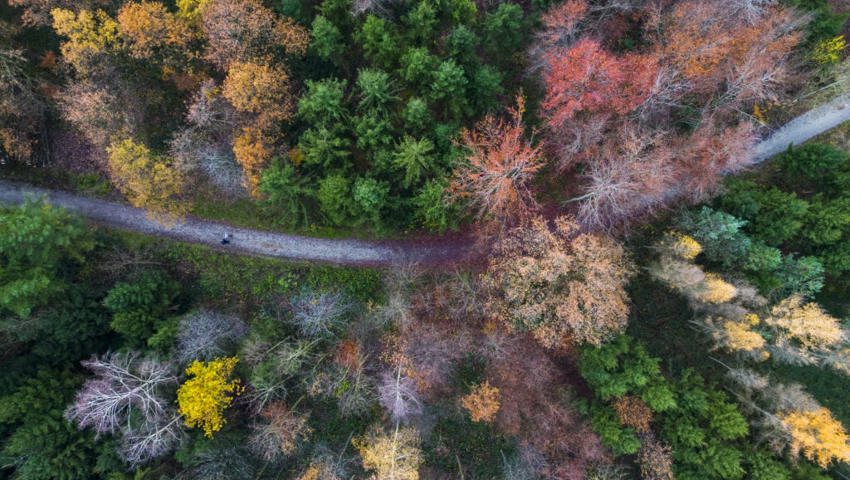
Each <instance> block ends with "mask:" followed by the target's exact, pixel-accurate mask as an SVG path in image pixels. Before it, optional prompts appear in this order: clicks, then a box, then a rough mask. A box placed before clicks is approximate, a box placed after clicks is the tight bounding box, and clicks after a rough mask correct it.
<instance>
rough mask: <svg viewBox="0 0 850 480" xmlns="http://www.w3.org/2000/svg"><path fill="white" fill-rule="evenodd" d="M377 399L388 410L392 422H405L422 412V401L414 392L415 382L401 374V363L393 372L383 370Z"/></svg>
mask: <svg viewBox="0 0 850 480" xmlns="http://www.w3.org/2000/svg"><path fill="white" fill-rule="evenodd" d="M378 399H379V400H380V402H381V405H382V406H383V407H384V408H386V409H387V411H388V412H390V416H391V417H392V419H393V421H394V422H406V421H409V420H410V418H411V417H414V416H417V415H419V414H421V413H422V402H420V401H419V395H418V393H417V392H416V384H415V383H414V382H413V380H412V379H411V378H409V377H407V376H404V375H402V369H401V365H399V367H398V368H397V371H396V372H395V373H391V372H384V373H383V375H381V384H380V385H379V386H378Z"/></svg>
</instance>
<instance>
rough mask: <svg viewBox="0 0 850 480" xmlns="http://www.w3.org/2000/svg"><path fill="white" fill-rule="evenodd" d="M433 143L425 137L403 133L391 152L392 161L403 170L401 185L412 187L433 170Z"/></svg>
mask: <svg viewBox="0 0 850 480" xmlns="http://www.w3.org/2000/svg"><path fill="white" fill-rule="evenodd" d="M433 155H434V144H433V143H431V140H428V139H427V138H420V139H414V138H413V137H410V136H407V135H405V137H404V139H402V141H401V143H400V144H399V145H398V146H397V147H396V151H395V153H394V154H393V163H394V164H395V166H396V167H397V168H398V169H400V170H402V171H403V172H404V180H403V181H402V185H404V186H405V187H412V186H414V185H417V184H418V183H420V181H421V180H422V178H423V177H426V176H427V175H428V173H430V172H432V171H433V170H434V157H433Z"/></svg>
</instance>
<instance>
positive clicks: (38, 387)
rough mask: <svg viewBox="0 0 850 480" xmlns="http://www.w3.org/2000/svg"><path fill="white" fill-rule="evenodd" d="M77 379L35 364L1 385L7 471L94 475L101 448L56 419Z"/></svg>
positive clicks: (32, 475) (25, 474) (44, 476)
mask: <svg viewBox="0 0 850 480" xmlns="http://www.w3.org/2000/svg"><path fill="white" fill-rule="evenodd" d="M19 378H20V377H19ZM78 381H79V379H78V377H76V376H75V375H73V374H71V372H68V371H62V370H46V369H39V370H37V371H36V372H35V374H34V375H32V376H30V377H23V378H20V381H18V382H16V383H14V384H13V385H10V387H11V388H9V389H8V390H5V389H4V395H3V396H2V397H0V425H2V427H3V435H4V437H3V447H2V450H0V455H2V457H3V458H4V464H5V467H4V468H5V469H7V470H10V475H13V476H14V477H17V478H21V479H53V478H57V476H58V475H61V477H59V478H68V479H71V478H95V477H97V473H96V468H95V467H96V465H97V463H98V456H99V455H98V454H99V453H101V452H98V449H97V447H96V445H95V444H94V442H93V440H92V438H91V435H87V434H83V433H81V432H79V431H77V429H75V428H74V427H73V426H72V425H71V424H70V423H68V422H66V421H65V420H64V419H63V418H62V410H63V408H64V407H65V405H66V403H67V402H68V400H69V397H70V396H71V395H72V394H73V391H74V389H75V388H76V387H77V385H78ZM12 470H13V472H12Z"/></svg>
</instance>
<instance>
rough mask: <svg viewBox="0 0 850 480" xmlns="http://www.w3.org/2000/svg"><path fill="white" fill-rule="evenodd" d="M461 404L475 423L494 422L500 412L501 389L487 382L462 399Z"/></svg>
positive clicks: (477, 386) (475, 387)
mask: <svg viewBox="0 0 850 480" xmlns="http://www.w3.org/2000/svg"><path fill="white" fill-rule="evenodd" d="M460 404H461V406H463V408H465V409H466V410H467V411H468V412H469V416H470V418H472V421H473V422H492V421H493V419H494V418H495V417H496V414H497V413H498V412H499V406H500V404H499V389H498V388H496V387H491V386H490V383H489V382H487V381H485V382H484V383H480V384H478V385H475V386H474V387H473V388H472V390H471V391H470V392H469V393H468V394H466V395H464V396H463V397H461V399H460Z"/></svg>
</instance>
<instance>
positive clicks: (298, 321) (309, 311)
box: [291, 290, 352, 338]
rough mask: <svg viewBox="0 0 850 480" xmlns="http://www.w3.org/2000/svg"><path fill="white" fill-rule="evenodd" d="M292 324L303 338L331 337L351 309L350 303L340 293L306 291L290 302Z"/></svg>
mask: <svg viewBox="0 0 850 480" xmlns="http://www.w3.org/2000/svg"><path fill="white" fill-rule="evenodd" d="M291 305H292V322H293V323H294V324H295V326H296V327H297V328H298V331H299V332H301V334H302V335H304V336H305V337H310V338H316V337H324V336H328V335H332V334H333V331H334V329H335V328H336V327H337V326H338V325H339V324H340V323H342V320H343V318H344V316H345V314H346V313H348V311H349V310H350V309H351V306H352V305H351V302H349V300H348V299H347V298H346V297H345V295H343V294H342V293H340V292H315V291H312V290H307V291H304V292H302V293H301V294H300V295H298V296H296V297H295V298H293V299H292V300H291Z"/></svg>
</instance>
